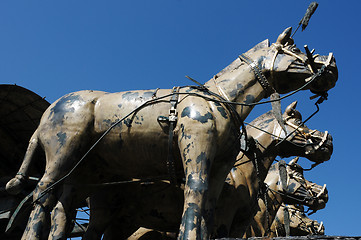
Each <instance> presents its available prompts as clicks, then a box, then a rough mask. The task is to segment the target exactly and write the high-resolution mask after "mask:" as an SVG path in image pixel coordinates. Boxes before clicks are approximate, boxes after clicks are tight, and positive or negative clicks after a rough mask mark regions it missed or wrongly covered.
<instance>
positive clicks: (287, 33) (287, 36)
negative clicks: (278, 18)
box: [276, 27, 293, 45]
mask: <svg viewBox="0 0 361 240" xmlns="http://www.w3.org/2000/svg"><path fill="white" fill-rule="evenodd" d="M291 33H292V27H288V28H286V29H285V30H284V31H283V32H282V33H281V34H280V35H279V36H278V38H277V41H276V42H277V43H279V44H282V45H285V44H286V43H287V42H289V43H290V41H292V44H293V40H292V39H291Z"/></svg>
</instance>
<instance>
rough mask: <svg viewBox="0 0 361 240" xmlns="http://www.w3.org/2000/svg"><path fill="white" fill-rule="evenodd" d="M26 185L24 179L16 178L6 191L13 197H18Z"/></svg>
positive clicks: (7, 186) (7, 185)
mask: <svg viewBox="0 0 361 240" xmlns="http://www.w3.org/2000/svg"><path fill="white" fill-rule="evenodd" d="M23 185H24V177H23V176H20V178H19V177H18V176H17V177H14V178H13V179H11V180H10V181H9V182H8V183H7V184H6V187H5V189H6V191H7V192H8V193H9V194H11V195H17V194H19V193H20V192H21V190H22V189H23Z"/></svg>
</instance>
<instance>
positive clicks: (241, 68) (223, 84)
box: [205, 58, 265, 120]
mask: <svg viewBox="0 0 361 240" xmlns="http://www.w3.org/2000/svg"><path fill="white" fill-rule="evenodd" d="M205 86H206V87H208V89H209V90H211V91H213V92H217V93H218V94H219V95H221V96H222V97H223V98H225V99H226V100H228V101H231V102H238V103H247V104H250V103H256V102H259V101H260V100H262V99H263V98H264V97H265V91H264V89H263V88H262V86H261V85H260V84H259V83H258V81H257V79H256V76H255V74H254V73H253V71H252V70H251V68H250V66H249V65H248V64H246V63H244V62H242V61H241V60H240V59H238V58H237V59H236V60H235V61H234V62H233V63H232V64H230V65H229V66H228V67H226V68H225V69H224V70H222V71H221V72H219V73H218V74H217V75H215V76H214V77H213V78H212V79H211V80H209V81H208V82H206V83H205ZM235 108H236V110H237V112H238V114H239V115H240V117H241V119H242V120H245V119H246V117H247V116H248V114H249V113H250V112H251V110H252V109H253V107H248V106H240V105H236V106H235Z"/></svg>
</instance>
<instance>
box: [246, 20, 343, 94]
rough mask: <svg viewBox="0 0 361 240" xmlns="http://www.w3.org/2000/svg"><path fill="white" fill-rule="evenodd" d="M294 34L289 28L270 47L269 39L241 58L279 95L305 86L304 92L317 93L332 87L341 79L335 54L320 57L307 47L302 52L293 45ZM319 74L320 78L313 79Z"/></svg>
mask: <svg viewBox="0 0 361 240" xmlns="http://www.w3.org/2000/svg"><path fill="white" fill-rule="evenodd" d="M291 32H292V28H291V27H289V28H287V29H286V30H284V31H283V32H282V33H281V34H280V35H279V37H278V39H277V41H276V42H275V43H272V44H271V45H270V43H269V40H268V39H266V40H264V41H263V42H261V43H259V44H257V45H256V46H255V47H253V48H252V49H250V50H249V51H247V52H246V53H245V54H242V55H241V56H240V59H241V60H243V61H246V62H248V64H253V68H258V69H260V70H261V72H262V73H263V75H264V76H265V77H266V79H268V81H269V82H270V85H271V87H273V88H274V90H275V91H277V92H278V93H288V92H290V91H292V90H295V89H298V88H301V87H302V86H304V85H305V86H304V89H309V90H311V91H312V92H314V93H323V92H326V91H327V90H329V89H331V88H333V87H334V86H335V84H336V81H337V78H338V71H337V66H336V60H335V58H334V57H333V54H332V53H329V55H328V56H320V55H318V54H314V50H312V51H309V50H308V48H307V47H306V46H305V51H306V53H304V52H301V50H300V49H299V48H297V47H296V45H295V44H294V40H293V39H292V38H291ZM251 67H252V66H251ZM317 73H319V76H317V78H316V79H313V76H315V75H318V74H317ZM311 80H312V81H311ZM310 81H311V82H310Z"/></svg>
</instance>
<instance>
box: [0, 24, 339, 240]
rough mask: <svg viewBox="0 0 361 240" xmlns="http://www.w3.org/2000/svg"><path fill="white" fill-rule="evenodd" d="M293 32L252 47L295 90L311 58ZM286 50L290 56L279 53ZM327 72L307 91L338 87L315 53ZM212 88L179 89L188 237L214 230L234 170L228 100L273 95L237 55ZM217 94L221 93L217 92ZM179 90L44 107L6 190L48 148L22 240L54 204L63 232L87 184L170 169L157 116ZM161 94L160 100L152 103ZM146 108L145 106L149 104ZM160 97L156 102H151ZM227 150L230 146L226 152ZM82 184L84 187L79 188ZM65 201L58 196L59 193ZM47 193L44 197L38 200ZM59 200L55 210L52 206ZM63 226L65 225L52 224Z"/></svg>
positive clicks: (87, 97)
mask: <svg viewBox="0 0 361 240" xmlns="http://www.w3.org/2000/svg"><path fill="white" fill-rule="evenodd" d="M292 41H293V40H292V39H291V38H290V29H288V30H286V31H285V32H284V33H283V34H281V35H280V37H279V39H278V40H277V42H276V43H275V45H272V46H271V47H270V46H269V42H268V40H266V41H264V42H262V43H260V44H258V45H257V46H255V47H254V48H252V49H251V50H249V51H248V52H247V55H248V56H249V57H250V58H252V59H254V60H255V63H257V64H258V65H259V68H261V69H262V71H263V72H264V73H265V74H266V75H271V76H272V77H271V78H270V84H271V85H273V86H274V88H275V89H276V90H277V91H278V92H280V93H285V92H289V91H291V90H294V89H297V88H299V87H300V86H302V85H303V84H304V83H305V79H306V78H307V77H310V76H312V74H313V73H312V70H311V68H310V67H309V66H308V65H307V63H306V61H307V56H306V54H304V53H301V52H298V51H295V52H294V53H292V54H289V52H290V51H293V50H294V49H295V47H294V46H291V45H287V44H289V43H290V42H292ZM280 48H282V52H280V50H279V49H280ZM314 62H315V64H318V65H317V67H318V68H320V67H321V66H322V65H323V64H325V63H326V62H327V66H328V68H327V70H326V71H325V74H324V75H323V76H322V77H320V78H319V79H317V81H315V82H313V83H312V84H309V85H308V86H307V87H306V88H307V89H310V90H312V91H315V92H323V91H326V90H328V89H330V88H332V87H333V86H334V85H335V82H336V80H337V69H336V65H335V60H334V59H333V58H328V59H327V61H326V57H315V59H314ZM205 88H207V90H205V89H204V88H203V89H201V88H196V87H193V88H192V87H185V88H181V89H180V91H179V93H178V95H179V99H178V105H177V108H176V110H177V111H178V120H177V124H176V128H175V129H174V145H175V147H174V148H173V149H174V150H173V151H174V155H175V156H176V158H175V165H176V168H177V169H181V167H183V169H184V175H185V178H186V183H185V189H184V199H185V201H184V209H183V215H182V221H181V227H180V235H179V236H180V238H182V239H188V238H192V239H206V238H208V234H209V232H210V231H211V229H212V226H213V220H212V219H213V210H214V206H215V203H216V201H217V198H218V196H219V193H220V191H221V189H222V185H223V183H224V179H225V178H226V175H227V173H228V172H229V169H230V168H231V167H232V166H233V163H234V161H235V157H236V155H237V154H238V151H239V147H238V144H235V142H236V139H237V137H238V134H239V131H238V129H239V127H240V125H239V122H237V121H235V117H234V116H235V115H236V113H235V112H234V111H233V110H232V109H231V108H230V107H228V106H227V105H226V104H224V103H219V102H218V101H219V100H220V99H222V98H220V97H219V95H221V96H223V98H225V99H227V100H230V101H236V102H240V103H246V104H250V103H255V102H257V101H259V100H261V99H262V98H264V97H266V96H267V95H266V91H265V89H264V87H262V86H261V85H260V84H259V83H258V82H257V80H256V77H255V74H254V72H253V71H252V70H251V68H250V66H249V65H248V64H247V63H245V62H243V61H241V60H240V59H237V60H235V61H234V62H233V63H232V64H231V65H230V66H229V67H227V68H226V69H225V70H223V71H222V72H221V73H220V74H218V75H216V76H215V77H214V78H213V79H211V80H210V81H208V82H207V83H206V84H205ZM213 92H216V93H218V95H217V96H218V97H217V96H214V95H211V96H210V93H213ZM164 94H166V95H167V94H171V90H159V91H130V92H121V93H104V92H99V91H81V92H75V93H71V94H68V95H66V96H64V97H62V98H60V99H59V100H57V101H56V102H55V103H53V104H52V105H51V106H50V107H49V108H48V109H47V110H46V112H45V113H44V115H43V117H42V120H41V122H40V125H39V127H38V129H37V130H36V131H35V133H34V135H33V137H32V138H31V140H30V144H29V147H28V151H27V153H26V155H25V158H24V161H23V164H22V166H21V168H20V171H19V174H18V175H17V176H16V178H14V179H12V180H11V181H10V182H9V183H8V184H7V189H9V190H10V191H11V189H12V188H13V187H15V186H17V185H20V184H21V182H22V180H23V179H24V176H26V175H27V169H28V166H29V165H30V163H31V159H32V155H33V152H34V151H35V150H36V149H37V148H38V147H39V146H41V147H42V148H43V149H44V151H45V154H46V170H45V173H44V175H43V177H42V179H41V180H40V182H39V184H38V185H37V188H36V190H35V192H34V200H39V201H38V202H40V203H41V204H38V205H36V206H35V208H34V210H33V211H32V214H31V216H30V218H29V223H28V227H27V229H26V230H25V232H24V235H23V239H42V238H44V237H45V236H47V232H48V231H49V230H48V227H47V226H49V222H48V220H47V219H49V218H48V217H47V215H48V213H47V212H48V211H49V210H51V209H53V211H52V217H51V221H52V222H51V226H52V228H51V229H50V236H52V237H53V238H54V239H57V238H59V239H61V238H65V234H66V226H67V219H69V216H67V214H68V215H71V214H70V212H71V209H72V208H73V206H74V204H75V203H76V202H78V201H80V200H81V199H84V198H85V197H86V196H88V195H89V194H90V192H91V191H92V190H94V189H89V188H88V187H87V185H86V184H90V183H102V182H106V181H108V180H110V179H113V178H114V177H117V179H121V180H130V179H132V178H147V177H149V176H154V175H168V169H167V167H166V164H165V159H166V156H167V152H168V144H167V141H168V136H167V134H166V133H165V129H166V128H167V126H165V127H164V126H162V124H161V123H160V122H159V121H158V120H157V118H158V117H159V116H168V115H169V109H170V103H169V102H170V100H171V95H172V96H173V95H174V94H171V95H170V96H169V97H168V98H167V97H165V96H166V95H164ZM153 96H156V99H155V101H153V102H152V104H147V103H149V102H147V99H151V98H152V97H153ZM143 103H144V104H145V105H142V104H143ZM153 103H154V104H153ZM137 107H140V108H139V109H137V111H135V112H133V114H131V115H129V116H128V117H127V118H126V119H124V120H123V121H120V122H119V124H117V125H116V126H114V127H113V128H112V131H110V132H109V133H108V134H106V135H104V137H103V138H102V140H101V141H99V142H97V143H98V144H97V145H96V146H95V147H94V149H93V150H92V151H91V153H89V155H88V156H87V158H86V161H85V162H84V163H82V169H79V168H76V169H75V171H74V172H73V174H72V175H70V176H69V177H67V178H66V180H65V183H66V184H64V185H62V187H60V188H57V189H55V190H59V189H60V190H61V191H60V192H59V193H56V191H53V192H50V193H47V194H45V196H42V195H43V194H42V192H43V191H44V190H45V189H47V188H48V187H49V186H52V184H53V183H54V182H56V181H58V180H60V179H61V178H62V177H63V176H67V175H66V174H67V173H68V172H69V171H70V170H72V169H74V167H76V166H77V164H78V161H79V159H81V158H82V156H83V155H84V154H86V153H87V150H88V149H89V148H90V147H91V146H93V144H94V143H95V142H96V140H97V139H99V137H101V136H102V134H104V133H106V132H107V128H108V127H110V126H112V125H111V123H115V122H117V121H119V119H122V118H123V117H126V116H127V114H128V113H130V112H132V111H133V110H134V109H136V108H137ZM251 109H252V107H251V106H238V107H236V111H237V114H238V115H239V120H244V119H245V118H246V117H247V115H248V113H249V112H250V111H251ZM224 149H227V150H228V151H224ZM81 184H85V185H83V186H82V187H79V186H80V185H81ZM60 193H61V196H60V198H59V197H58V196H57V195H60ZM40 196H42V197H41V199H38V198H39V197H40ZM55 204H56V206H55V208H53V207H54V205H55ZM54 226H57V227H54Z"/></svg>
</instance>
